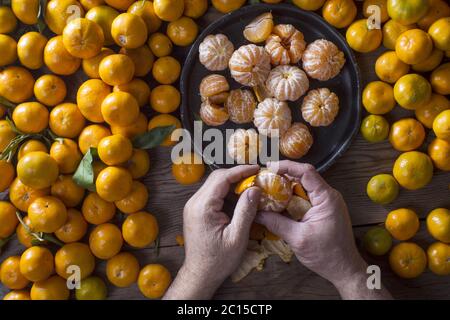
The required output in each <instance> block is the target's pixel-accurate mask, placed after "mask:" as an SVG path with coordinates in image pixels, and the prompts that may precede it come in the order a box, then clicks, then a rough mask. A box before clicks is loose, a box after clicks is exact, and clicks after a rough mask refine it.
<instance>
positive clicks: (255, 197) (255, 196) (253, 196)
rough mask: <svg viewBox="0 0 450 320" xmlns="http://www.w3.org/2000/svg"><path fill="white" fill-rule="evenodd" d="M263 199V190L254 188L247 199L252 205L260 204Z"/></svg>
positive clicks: (248, 193) (249, 190)
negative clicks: (261, 198)
mask: <svg viewBox="0 0 450 320" xmlns="http://www.w3.org/2000/svg"><path fill="white" fill-rule="evenodd" d="M260 197H261V189H260V188H258V187H252V188H250V189H248V192H247V199H248V201H249V202H250V203H254V202H258V201H259V198H260Z"/></svg>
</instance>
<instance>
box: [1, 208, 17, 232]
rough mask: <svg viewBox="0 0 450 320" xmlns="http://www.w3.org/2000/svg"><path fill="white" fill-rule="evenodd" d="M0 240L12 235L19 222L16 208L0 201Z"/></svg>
mask: <svg viewBox="0 0 450 320" xmlns="http://www.w3.org/2000/svg"><path fill="white" fill-rule="evenodd" d="M0 219H1V221H2V225H1V226H0V239H5V238H8V237H9V236H10V235H12V234H13V233H14V230H15V229H16V226H17V224H18V223H19V220H17V217H16V208H15V207H14V206H13V205H12V204H11V203H9V202H6V201H0Z"/></svg>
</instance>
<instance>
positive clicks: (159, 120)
mask: <svg viewBox="0 0 450 320" xmlns="http://www.w3.org/2000/svg"><path fill="white" fill-rule="evenodd" d="M168 126H175V129H174V130H176V129H180V128H181V122H180V120H178V118H177V117H174V116H173V115H171V114H158V115H156V116H154V117H153V118H152V119H150V121H149V122H148V130H149V131H150V130H152V129H154V128H157V127H168ZM176 143H177V140H172V135H171V134H169V135H168V136H167V137H166V138H165V139H164V141H163V142H161V144H160V146H163V147H169V146H173V145H175V144H176ZM128 162H129V161H128Z"/></svg>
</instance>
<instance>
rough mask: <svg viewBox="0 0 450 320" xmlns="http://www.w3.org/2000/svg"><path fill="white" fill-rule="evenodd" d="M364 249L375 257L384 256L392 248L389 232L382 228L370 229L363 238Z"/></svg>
mask: <svg viewBox="0 0 450 320" xmlns="http://www.w3.org/2000/svg"><path fill="white" fill-rule="evenodd" d="M363 245H364V249H366V250H367V252H369V253H370V254H372V255H374V256H382V255H385V254H386V253H388V252H389V250H390V249H391V247H392V237H391V235H390V234H389V232H388V231H387V230H386V229H384V228H381V227H372V228H370V229H369V230H368V231H367V232H366V234H365V235H364V238H363Z"/></svg>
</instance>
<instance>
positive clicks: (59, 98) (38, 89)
mask: <svg viewBox="0 0 450 320" xmlns="http://www.w3.org/2000/svg"><path fill="white" fill-rule="evenodd" d="M33 91H34V96H35V97H36V99H37V100H38V101H39V102H40V103H42V104H45V105H46V106H50V107H54V106H56V105H58V104H60V103H61V102H63V101H64V99H65V97H66V94H67V86H66V84H65V82H64V80H63V79H61V78H60V77H58V76H55V75H53V74H45V75H43V76H41V77H39V78H38V79H37V80H36V82H35V83H34V88H33Z"/></svg>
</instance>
